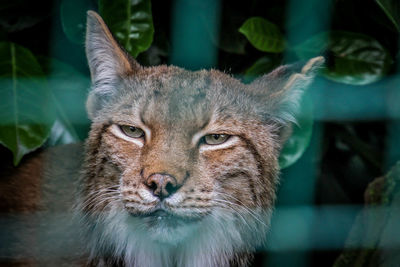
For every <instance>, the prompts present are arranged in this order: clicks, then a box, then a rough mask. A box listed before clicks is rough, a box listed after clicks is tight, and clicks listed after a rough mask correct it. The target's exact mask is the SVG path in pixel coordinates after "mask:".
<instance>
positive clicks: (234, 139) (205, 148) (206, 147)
mask: <svg viewBox="0 0 400 267" xmlns="http://www.w3.org/2000/svg"><path fill="white" fill-rule="evenodd" d="M238 141H239V137H237V136H230V137H229V139H228V140H226V141H225V142H224V143H222V144H219V145H207V144H202V145H201V146H200V153H201V152H203V151H208V150H218V149H224V148H228V147H230V146H233V145H234V144H236V143H237V142H238Z"/></svg>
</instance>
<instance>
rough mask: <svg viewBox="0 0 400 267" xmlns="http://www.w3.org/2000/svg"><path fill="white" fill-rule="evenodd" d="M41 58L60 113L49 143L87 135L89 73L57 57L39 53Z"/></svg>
mask: <svg viewBox="0 0 400 267" xmlns="http://www.w3.org/2000/svg"><path fill="white" fill-rule="evenodd" d="M38 59H39V62H40V63H41V65H42V67H43V69H44V70H45V73H46V75H47V81H48V84H49V88H50V89H51V94H52V99H53V100H52V101H53V102H54V105H55V110H56V116H57V121H56V123H55V124H54V126H53V128H52V131H51V134H50V138H49V140H48V142H47V144H49V145H58V144H66V143H73V142H78V141H81V140H83V139H84V138H86V136H87V132H88V125H89V120H88V118H87V115H86V110H85V102H86V97H87V93H88V89H89V87H90V80H89V77H86V76H84V75H83V74H81V73H80V72H78V71H77V70H75V69H74V67H72V66H71V65H69V64H67V63H64V62H61V61H59V60H56V59H54V58H47V57H41V56H40V57H38Z"/></svg>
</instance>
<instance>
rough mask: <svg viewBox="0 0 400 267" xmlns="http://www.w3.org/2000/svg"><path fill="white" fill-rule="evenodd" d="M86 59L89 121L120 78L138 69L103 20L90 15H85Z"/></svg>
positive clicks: (90, 13)
mask: <svg viewBox="0 0 400 267" xmlns="http://www.w3.org/2000/svg"><path fill="white" fill-rule="evenodd" d="M86 57H87V59H88V63H89V68H90V74H91V79H92V91H91V92H90V94H89V98H88V101H87V103H86V107H87V110H88V113H89V117H90V118H93V117H94V116H95V114H96V112H97V111H98V110H99V109H100V108H101V107H102V106H103V105H104V104H105V102H106V101H107V100H108V99H110V98H111V97H112V96H113V95H114V94H115V93H116V90H117V88H118V83H119V82H120V81H121V79H123V78H124V77H126V76H128V75H131V74H134V73H135V72H137V71H138V70H139V69H140V68H141V67H140V65H139V64H138V63H137V62H136V61H135V60H134V59H133V58H132V57H131V56H130V55H128V54H127V52H125V51H124V50H123V49H122V48H121V47H120V46H119V44H118V43H117V41H116V40H115V39H114V37H113V36H112V34H111V32H110V30H109V29H108V27H107V25H106V24H105V23H104V21H103V19H102V18H101V17H100V16H99V15H98V14H97V13H96V12H94V11H88V13H87V28H86Z"/></svg>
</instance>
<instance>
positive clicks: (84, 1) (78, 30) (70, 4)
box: [60, 0, 95, 45]
mask: <svg viewBox="0 0 400 267" xmlns="http://www.w3.org/2000/svg"><path fill="white" fill-rule="evenodd" d="M94 7H95V5H94V3H93V0H62V2H61V6H60V15H61V16H60V17H61V24H62V28H63V30H64V33H65V35H66V36H67V38H68V39H69V40H70V41H71V42H73V43H76V44H79V45H83V44H84V40H85V31H86V12H87V11H88V10H91V9H94Z"/></svg>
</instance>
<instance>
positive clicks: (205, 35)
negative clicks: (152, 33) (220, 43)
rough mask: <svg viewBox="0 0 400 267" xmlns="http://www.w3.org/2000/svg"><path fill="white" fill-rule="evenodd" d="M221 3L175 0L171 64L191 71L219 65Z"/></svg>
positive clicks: (207, 0) (214, 0)
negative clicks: (217, 42) (218, 46)
mask: <svg viewBox="0 0 400 267" xmlns="http://www.w3.org/2000/svg"><path fill="white" fill-rule="evenodd" d="M220 9H221V3H220V1H219V0H217V1H216V0H189V1H188V0H175V1H174V3H173V10H172V51H171V56H170V63H171V64H173V65H177V66H180V67H184V68H186V69H190V70H198V69H203V68H212V67H215V66H216V65H217V52H218V50H217V47H216V46H215V44H214V43H213V40H218V34H219V25H220V14H221V12H220Z"/></svg>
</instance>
